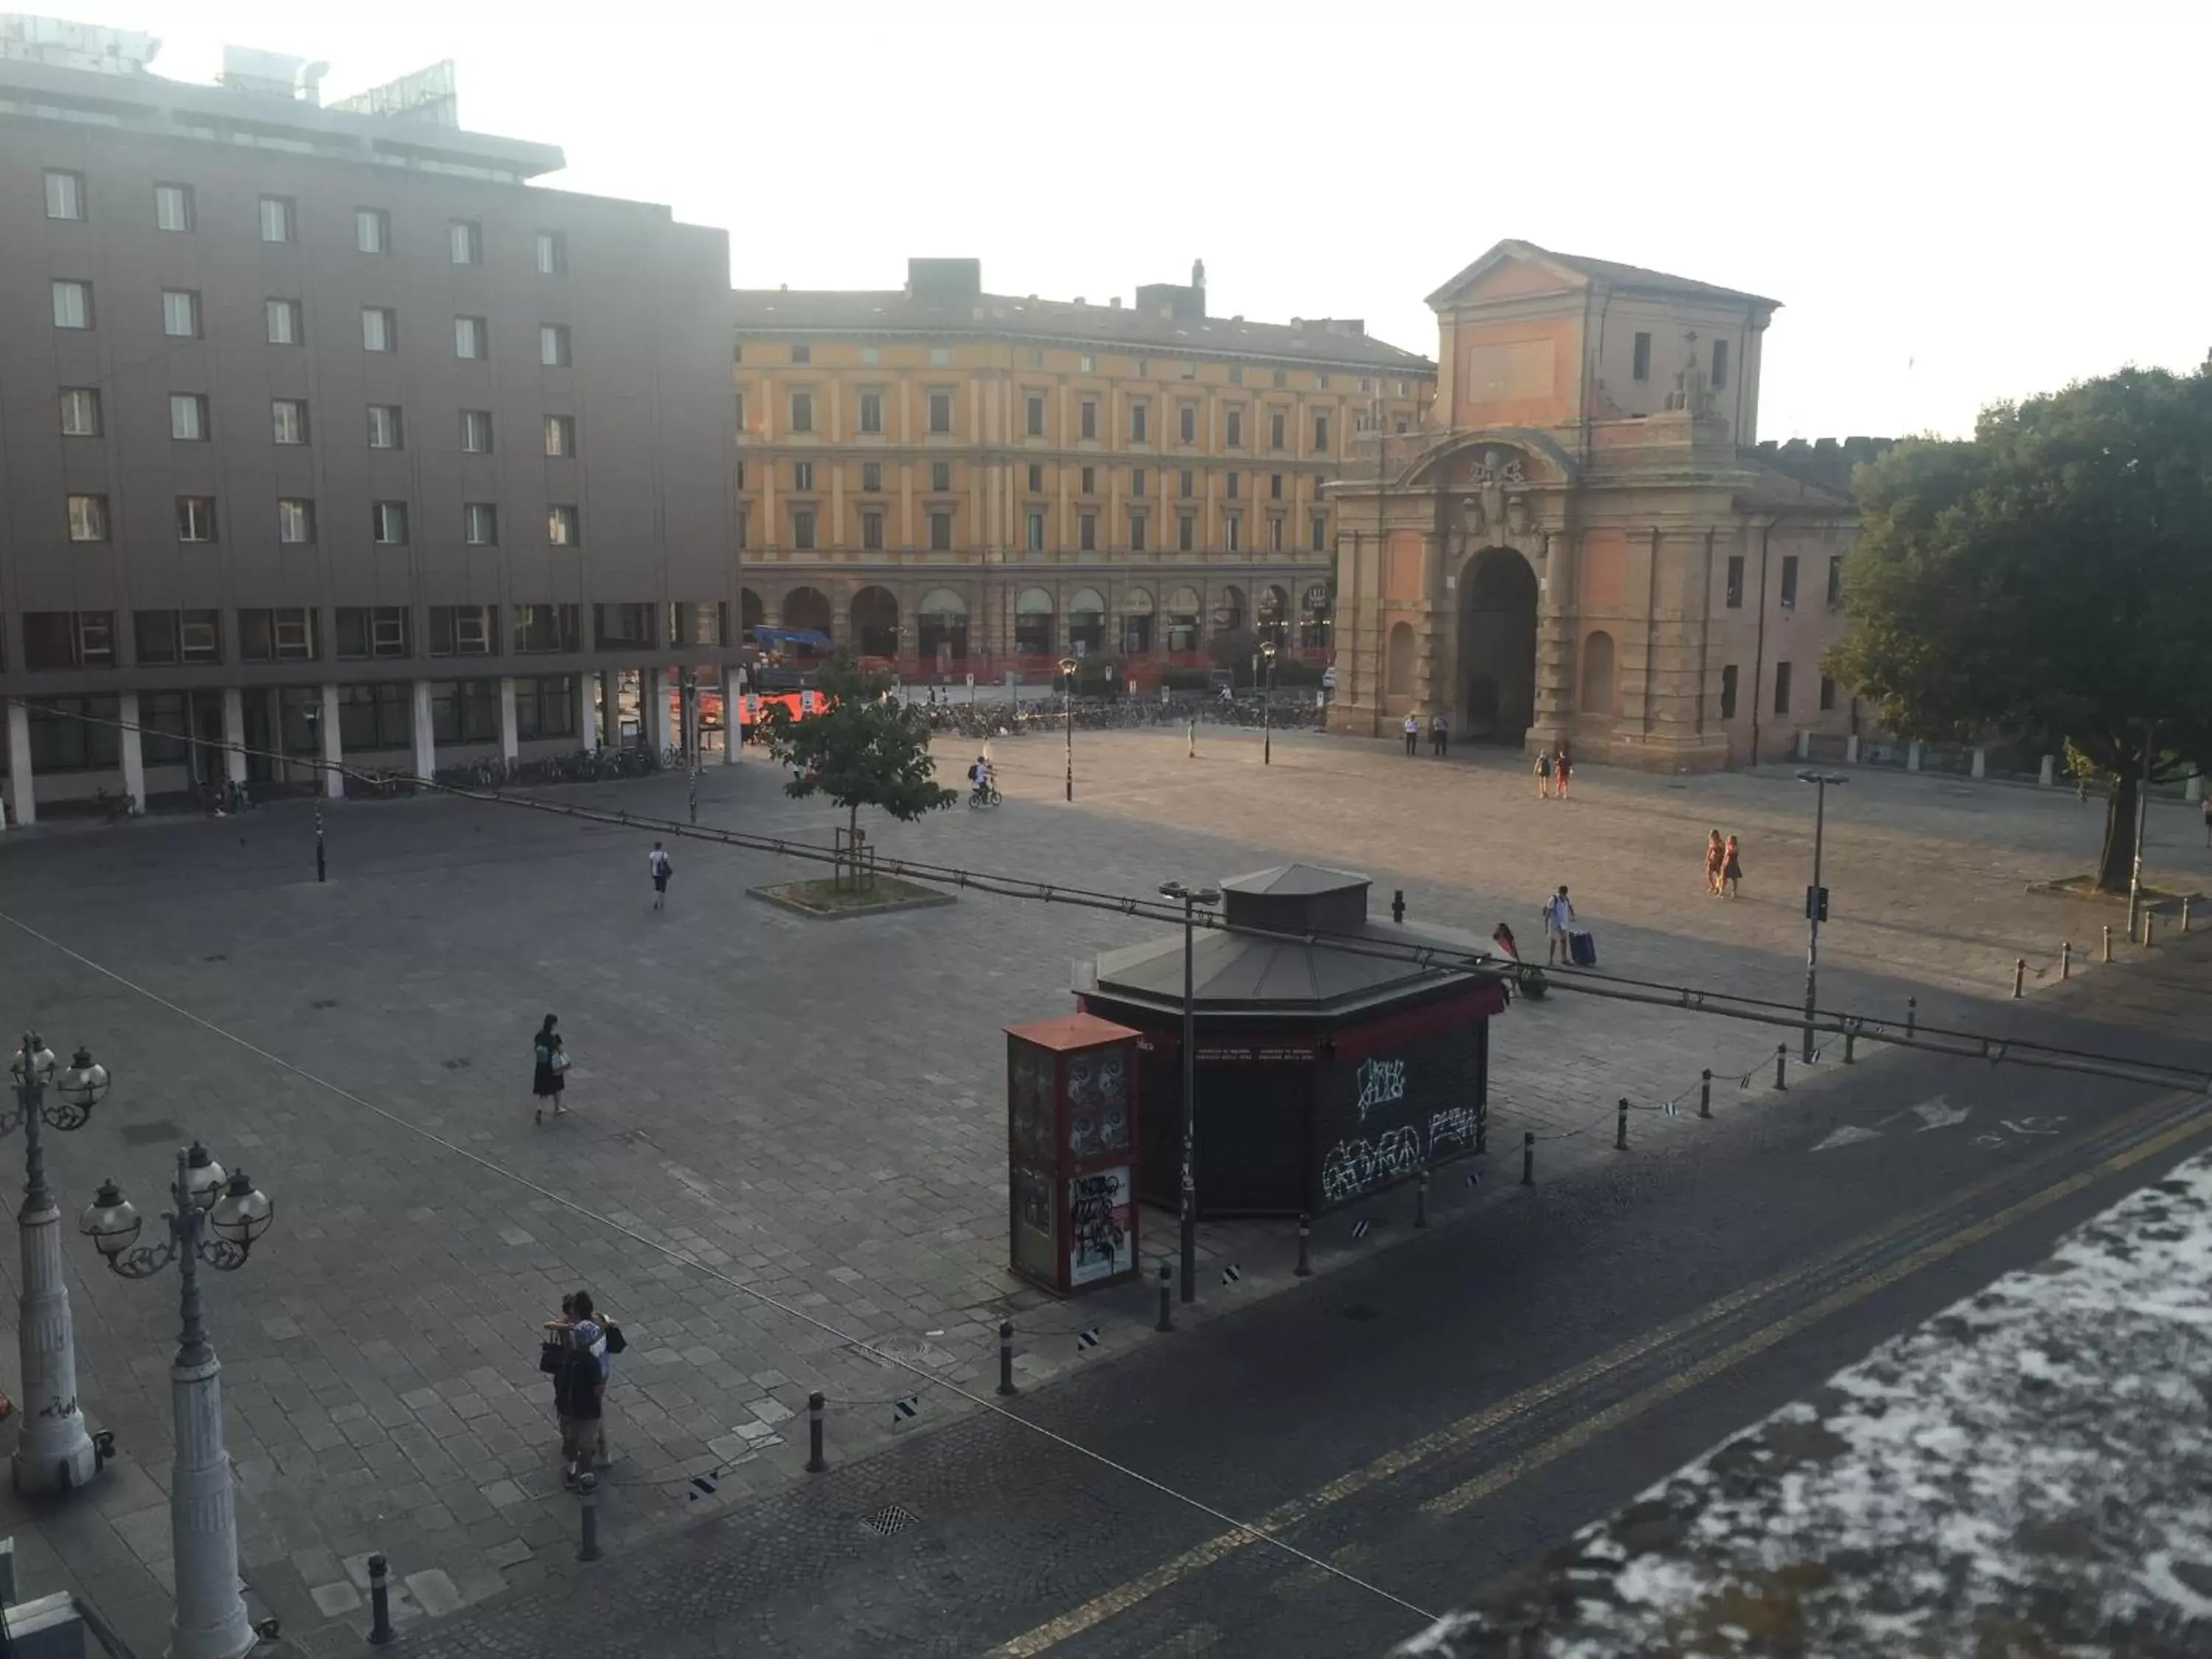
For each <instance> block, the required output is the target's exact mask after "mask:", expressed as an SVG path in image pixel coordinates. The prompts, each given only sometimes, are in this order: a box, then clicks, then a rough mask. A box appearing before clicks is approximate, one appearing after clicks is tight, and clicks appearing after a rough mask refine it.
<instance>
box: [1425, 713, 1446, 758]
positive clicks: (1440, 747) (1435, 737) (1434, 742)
mask: <svg viewBox="0 0 2212 1659" xmlns="http://www.w3.org/2000/svg"><path fill="white" fill-rule="evenodd" d="M1450 750H1451V726H1450V725H1449V723H1448V722H1447V721H1446V720H1445V719H1444V717H1443V715H1442V714H1431V715H1430V716H1429V752H1430V753H1431V754H1432V755H1434V756H1435V757H1437V759H1438V760H1443V758H1444V757H1446V756H1447V755H1448V754H1449V752H1450Z"/></svg>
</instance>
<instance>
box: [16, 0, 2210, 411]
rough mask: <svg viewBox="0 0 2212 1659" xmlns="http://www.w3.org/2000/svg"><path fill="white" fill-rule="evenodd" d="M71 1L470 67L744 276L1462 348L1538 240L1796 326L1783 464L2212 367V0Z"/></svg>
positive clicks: (345, 85)
mask: <svg viewBox="0 0 2212 1659" xmlns="http://www.w3.org/2000/svg"><path fill="white" fill-rule="evenodd" d="M10 3H12V4H13V5H15V6H16V7H20V8H21V9H26V10H29V9H34V4H33V0H10ZM51 9H52V11H53V12H54V13H56V14H58V15H64V16H68V17H70V18H72V19H74V20H76V21H85V22H96V23H102V24H106V25H110V26H112V27H122V28H133V29H140V30H143V31H146V32H148V33H154V34H157V35H159V36H161V38H162V40H163V41H164V47H163V51H162V52H161V56H160V57H159V58H156V59H155V65H154V67H155V70H156V71H157V72H159V73H162V74H167V75H171V76H176V77H178V78H179V79H186V80H196V79H204V78H207V77H208V76H211V75H212V74H213V73H214V71H215V70H216V68H217V67H218V66H219V63H220V49H221V46H222V44H223V43H225V42H229V43H231V44H235V45H242V46H259V47H263V48H265V49H268V50H271V51H277V52H295V53H298V54H301V55H303V56H307V57H310V58H318V59H321V60H325V61H327V62H328V63H329V64H331V72H330V74H329V76H328V77H327V78H326V79H325V82H324V94H325V97H326V98H334V97H343V96H345V95H347V94H349V93H352V92H356V91H359V90H361V89H362V88H366V87H368V86H373V85H375V84H377V83H379V82H383V81H386V80H388V79H391V78H393V77H395V76H399V75H403V74H405V73H407V72H408V71H410V70H415V69H418V68H421V67H422V66H424V65H425V64H429V63H432V62H435V61H436V60H437V59H439V58H448V57H450V58H454V59H455V60H456V61H457V63H458V66H459V88H460V111H461V121H462V125H465V126H467V127H471V128H473V129H476V130H478V131H488V132H497V133H502V134H506V135H507V136H511V137H522V138H531V139H537V140H541V141H544V142H547V143H556V144H559V145H560V146H561V147H562V149H563V150H564V151H565V152H566V154H567V156H568V168H567V170H566V171H565V172H564V173H560V174H557V175H555V176H553V177H552V178H550V179H547V180H545V181H544V182H546V183H550V184H553V185H558V186H560V187H562V188H567V189H574V190H581V191H592V192H595V193H599V194H605V195H618V196H631V197H639V198H641V199H644V200H648V201H655V202H665V203H666V204H669V205H671V207H672V208H673V209H674V210H675V211H676V214H677V216H678V217H679V218H682V219H685V220H689V221H692V222H697V223H702V224H710V225H717V226H720V227H723V228H726V229H727V230H728V231H729V233H730V256H731V267H732V281H733V283H735V284H736V285H738V286H740V287H773V286H775V285H776V284H778V283H788V284H790V285H791V286H792V287H793V288H808V287H822V288H896V287H897V286H899V284H900V283H902V282H903V281H904V279H905V269H906V259H907V258H908V256H909V255H933V256H960V255H965V256H972V257H975V258H981V260H982V262H983V278H984V284H985V286H986V288H987V289H990V290H991V291H993V292H995V293H1005V294H1016V295H1025V294H1036V295H1042V296H1044V297H1047V298H1053V299H1073V298H1075V297H1077V296H1082V297H1084V298H1086V299H1089V300H1091V301H1093V302H1096V303H1103V301H1105V300H1106V299H1107V298H1108V296H1109V295H1115V294H1120V295H1124V296H1125V297H1126V296H1127V295H1130V294H1132V293H1133V290H1134V289H1135V288H1136V286H1137V285H1138V284H1139V283H1150V282H1182V281H1186V280H1188V271H1189V270H1190V264H1191V261H1192V260H1193V259H1194V258H1203V259H1204V260H1205V261H1206V281H1207V292H1208V303H1209V307H1210V308H1211V309H1212V310H1213V311H1214V312H1216V313H1220V314H1225V315H1226V314H1243V315H1244V316H1248V317H1250V318H1252V319H1255V320H1268V321H1285V320H1288V319H1290V318H1291V317H1294V316H1302V317H1317V316H1338V317H1361V318H1364V319H1366V321H1367V324H1368V326H1369V329H1370V331H1371V332H1373V333H1375V334H1376V335H1377V336H1379V337H1382V338H1383V339H1385V340H1389V341H1390V342H1391V343H1394V344H1397V345H1402V346H1405V347H1407V348H1409V349H1414V350H1418V351H1420V352H1421V353H1423V355H1425V356H1433V355H1434V353H1435V350H1436V327H1435V319H1434V318H1433V317H1432V315H1431V313H1430V312H1429V311H1428V309H1427V307H1426V306H1425V304H1424V303H1423V296H1425V295H1427V294H1428V293H1430V292H1431V290H1433V289H1436V288H1437V286H1438V285H1440V284H1441V283H1443V282H1444V281H1445V280H1447V279H1448V278H1449V277H1450V276H1452V275H1453V274H1454V273H1455V272H1456V271H1458V270H1461V269H1462V268H1463V267H1464V266H1466V265H1467V264H1470V263H1471V262H1472V261H1473V260H1474V258H1477V257H1478V256H1479V255H1480V254H1481V253H1482V252H1484V251H1485V250H1486V249H1487V248H1489V247H1490V246H1492V245H1493V244H1494V243H1496V242H1498V241H1499V240H1504V239H1505V238H1508V237H1517V238H1521V239H1523V240H1528V241H1532V242H1535V243H1537V244H1539V245H1540V246H1547V247H1551V248H1555V249H1559V250H1563V251H1565V252H1574V253H1581V254H1586V255H1591V256H1595V257H1597V258H1608V259H1617V260H1621V261H1625V262H1626V263H1628V264H1639V265H1646V266H1650V267H1653V268H1656V269H1657V270H1668V271H1673V272H1674V273H1676V274H1678V275H1680V276H1692V277H1696V278H1698V279H1699V280H1701V281H1705V282H1712V283H1722V284H1723V285H1725V286H1728V287H1731V288H1739V289H1748V290H1750V291H1751V292H1753V293H1757V294H1762V295H1767V296H1769V297H1771V298H1773V299H1776V300H1778V301H1782V303H1783V308H1782V310H1781V311H1780V312H1778V313H1777V314H1776V316H1775V319H1774V321H1773V323H1772V325H1771V327H1770V329H1769V331H1768V334H1767V341H1766V349H1765V383H1764V386H1763V387H1762V390H1761V393H1760V404H1761V407H1760V431H1759V436H1761V437H1765V438H1779V439H1788V438H1790V437H1821V436H1838V437H1840V436H1844V435H1850V434H1858V433H1864V434H1872V435H1900V434H1905V433H1912V432H1940V433H1944V434H1947V435H1963V434H1966V433H1967V432H1970V431H1971V430H1972V425H1973V422H1974V417H1975V414H1976V412H1977V410H1979V409H1980V408H1981V407H1982V406H1984V404H1989V403H1990V402H1992V401H1995V400H1998V399H2002V398H2020V397H2024V396H2028V395H2032V394H2033V393H2034V392H2039V391H2045V390H2052V389H2055V388H2057V387H2058V386H2063V385H2064V384H2065V383H2066V382H2067V381H2069V380H2075V379H2079V378H2081V377H2083V376H2087V375H2093V374H2103V373H2106V372H2108V371H2110V370H2112V369H2115V368H2119V367H2121V366H2122V365H2124V364H2127V363H2135V364H2138V365H2142V366H2154V365H2155V366H2161V367H2166V368H2174V369H2178V370H2188V369H2193V368H2196V367H2197V366H2198V365H2199V364H2200V363H2202V362H2204V361H2205V359H2206V357H2207V355H2208V353H2212V308H2208V307H2207V306H2206V305H2205V304H2204V296H2205V295H2206V294H2207V293H2208V292H2209V291H2212V283H2208V282H2207V280H2206V276H2205V273H2206V271H2207V270H2208V269H2212V215H2208V214H2207V212H2206V210H2205V194H2204V190H2203V174H2202V166H2203V156H2204V154H2205V151H2204V145H2203V137H2202V124H2203V108H2204V106H2205V104H2206V102H2207V101H2208V99H2212V94H2208V93H2207V91H2206V89H2205V82H2204V65H2205V64H2206V63H2207V62H2208V61H2212V52H2208V48H2212V4H2207V3H2205V0H2196V3H2194V4H2185V3H2168V4H2163V5H2161V4H2154V3H2145V0H2103V3H2100V4H2098V5H2094V6H2083V5H2080V4H2078V3H2075V4H2069V5H2064V6H2061V5H2059V4H2057V3H2052V0H2005V3H1984V0H1921V3H1917V4H1912V3H1904V0H1857V3H1854V4H1851V5H1849V6H1845V7H1831V6H1822V7H1820V8H1817V9H1816V8H1814V6H1812V5H1811V4H1809V3H1807V0H1764V3H1743V0H1671V3H1668V4H1666V5H1654V4H1651V3H1650V0H1644V3H1627V0H1584V3H1583V4H1582V5H1580V6H1578V7H1577V8H1574V9H1571V10H1569V9H1542V8H1537V7H1533V6H1531V7H1515V8H1495V7H1489V6H1482V5H1477V4H1473V3H1469V0H1441V3H1432V0H1371V3H1367V4H1358V5H1345V4H1341V3H1334V4H1328V5H1321V4H1313V3H1309V0H1181V3H1176V4H1168V3H1159V0H1119V3H1115V4H1112V5H1105V6H1097V5H1083V6H1077V5H1073V4H1069V3H1066V0H1029V3H1026V4H1016V3H1008V0H908V3H905V4H890V3H884V0H844V3H837V0H812V3H807V4H796V3H793V4H785V5H780V6H764V5H761V4H758V3H755V0H738V3H736V4H731V5H714V6H709V5H673V4H655V3H651V0H647V3H643V4H640V5H637V6H635V7H634V8H632V7H623V8H610V7H606V6H604V5H587V4H580V3H572V0H533V3H529V4H522V3H516V0H474V3H471V4H469V5H467V6H465V7H462V6H456V5H453V4H452V3H451V0H446V3H440V4H432V3H429V0H380V3H379V4H377V5H375V6H373V7H351V8H333V9H327V10H326V9H323V8H320V7H303V6H300V5H298V4H297V3H296V0H287V3H283V4H278V3H272V0H193V3H191V5H189V6H187V5H185V4H183V3H178V0H170V3H158V0H155V3H147V0H100V3H98V4H97V6H96V8H95V5H94V0H79V3H74V4H69V3H64V4H56V5H54V6H53V7H52V8H51Z"/></svg>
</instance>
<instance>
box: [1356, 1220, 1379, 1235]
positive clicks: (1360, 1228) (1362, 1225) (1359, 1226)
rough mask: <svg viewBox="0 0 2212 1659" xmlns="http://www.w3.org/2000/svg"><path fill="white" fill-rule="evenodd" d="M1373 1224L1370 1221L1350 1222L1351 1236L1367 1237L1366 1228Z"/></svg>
mask: <svg viewBox="0 0 2212 1659" xmlns="http://www.w3.org/2000/svg"><path fill="white" fill-rule="evenodd" d="M1373 1225H1375V1224H1374V1223H1373V1222H1371V1221H1355V1222H1353V1223H1352V1237H1354V1238H1364V1237H1367V1230H1368V1229H1369V1228H1370V1227H1371V1226H1373Z"/></svg>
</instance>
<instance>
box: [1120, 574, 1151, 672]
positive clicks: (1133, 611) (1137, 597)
mask: <svg viewBox="0 0 2212 1659" xmlns="http://www.w3.org/2000/svg"><path fill="white" fill-rule="evenodd" d="M1121 654H1122V655H1123V656H1126V657H1148V656H1150V655H1152V595H1151V594H1150V593H1147V592H1146V591H1145V590H1144V589H1143V588H1141V587H1133V588H1131V589H1129V591H1128V592H1126V593H1124V594H1122V596H1121Z"/></svg>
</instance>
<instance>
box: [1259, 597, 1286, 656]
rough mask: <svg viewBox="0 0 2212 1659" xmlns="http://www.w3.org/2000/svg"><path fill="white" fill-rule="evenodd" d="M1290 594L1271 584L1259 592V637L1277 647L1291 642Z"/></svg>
mask: <svg viewBox="0 0 2212 1659" xmlns="http://www.w3.org/2000/svg"><path fill="white" fill-rule="evenodd" d="M1290 624H1291V593H1290V590H1289V589H1288V588H1286V587H1281V586H1275V585H1273V584H1270V585H1269V586H1266V587H1263V588H1261V590H1260V637H1261V640H1262V641H1271V642H1273V644H1275V645H1277V646H1285V645H1288V644H1289V643H1290V642H1291V626H1290Z"/></svg>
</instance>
